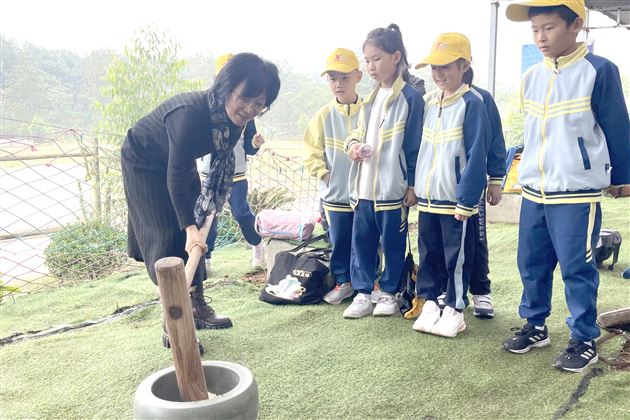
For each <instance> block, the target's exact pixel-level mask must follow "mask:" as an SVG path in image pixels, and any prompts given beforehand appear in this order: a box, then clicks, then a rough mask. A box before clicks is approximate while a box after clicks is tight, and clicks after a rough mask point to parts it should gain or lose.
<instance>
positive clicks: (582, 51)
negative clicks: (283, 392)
mask: <svg viewBox="0 0 630 420" xmlns="http://www.w3.org/2000/svg"><path fill="white" fill-rule="evenodd" d="M586 54H588V48H587V47H586V44H585V43H584V42H579V43H578V47H577V49H576V50H575V51H573V52H572V53H571V54H569V55H565V56H562V57H558V59H557V60H556V59H555V58H551V57H545V67H547V68H548V69H551V70H556V69H557V70H561V69H563V68H564V67H567V66H570V65H571V64H573V63H575V62H576V61H578V60H579V59H581V58H584V57H585V56H586ZM556 63H557V66H556Z"/></svg>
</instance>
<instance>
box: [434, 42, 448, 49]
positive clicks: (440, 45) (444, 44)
mask: <svg viewBox="0 0 630 420" xmlns="http://www.w3.org/2000/svg"><path fill="white" fill-rule="evenodd" d="M447 48H448V42H438V43H437V45H436V50H438V51H446V49H447Z"/></svg>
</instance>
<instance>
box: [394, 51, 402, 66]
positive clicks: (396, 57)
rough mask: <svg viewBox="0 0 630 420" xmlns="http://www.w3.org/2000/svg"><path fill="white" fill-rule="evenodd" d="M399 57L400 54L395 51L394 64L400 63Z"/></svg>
mask: <svg viewBox="0 0 630 420" xmlns="http://www.w3.org/2000/svg"><path fill="white" fill-rule="evenodd" d="M401 57H402V54H400V51H396V52H395V53H394V63H396V64H398V63H400V59H401Z"/></svg>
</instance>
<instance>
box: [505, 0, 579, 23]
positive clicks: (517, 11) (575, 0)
mask: <svg viewBox="0 0 630 420" xmlns="http://www.w3.org/2000/svg"><path fill="white" fill-rule="evenodd" d="M548 6H566V7H568V8H569V9H571V10H573V11H574V12H575V14H576V15H578V17H581V18H582V19H586V8H585V7H584V0H566V1H558V0H531V1H519V2H517V3H512V4H510V5H508V7H507V9H505V15H506V16H507V18H508V19H510V20H513V21H514V22H526V21H528V20H529V15H528V14H527V13H528V11H529V8H530V7H548Z"/></svg>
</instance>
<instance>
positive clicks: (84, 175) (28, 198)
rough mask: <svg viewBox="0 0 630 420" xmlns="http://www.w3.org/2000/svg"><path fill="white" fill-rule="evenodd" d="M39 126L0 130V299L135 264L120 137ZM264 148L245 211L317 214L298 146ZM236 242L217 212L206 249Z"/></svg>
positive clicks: (229, 223)
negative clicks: (28, 130)
mask: <svg viewBox="0 0 630 420" xmlns="http://www.w3.org/2000/svg"><path fill="white" fill-rule="evenodd" d="M25 124H27V123H25ZM46 128H47V129H48V132H47V133H46V134H37V135H30V136H17V135H7V134H2V135H0V195H1V199H0V276H1V277H0V281H1V289H0V300H1V299H2V298H6V297H10V296H11V294H12V293H31V292H36V291H41V290H45V289H46V288H51V287H59V286H61V285H65V284H72V283H76V282H82V281H89V280H93V279H98V278H101V277H104V276H107V275H109V274H112V273H116V272H124V271H129V270H139V269H142V268H143V266H142V265H141V264H139V263H136V262H134V261H132V260H130V259H129V258H127V256H126V254H125V250H126V223H127V215H126V203H125V200H124V193H123V189H122V180H121V172H120V146H119V144H120V142H121V138H120V137H119V138H117V139H114V141H111V135H102V134H101V136H100V138H101V140H99V136H97V133H94V132H89V131H79V130H74V129H67V128H59V127H52V126H46ZM102 139H105V140H102ZM268 144H270V145H265V146H264V147H263V148H262V149H261V151H260V152H259V153H258V155H256V156H254V157H250V158H249V163H248V181H249V197H248V200H249V202H250V205H251V207H252V210H253V211H254V213H257V212H259V211H260V210H262V209H264V208H283V209H293V210H300V211H308V212H317V209H318V199H317V185H316V180H315V179H313V178H310V177H309V176H308V175H307V174H306V172H305V171H304V168H303V166H302V165H301V163H300V158H299V150H300V147H299V146H300V143H299V142H287V143H286V144H285V143H280V142H277V143H274V142H271V143H268ZM243 241H244V239H243V237H242V234H241V232H240V228H239V226H238V224H237V222H236V221H235V220H234V219H233V218H232V216H231V214H230V211H229V208H225V209H224V210H223V212H222V214H221V215H219V219H218V237H217V241H216V244H215V249H216V248H218V247H221V246H226V245H229V244H234V243H239V242H243Z"/></svg>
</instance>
